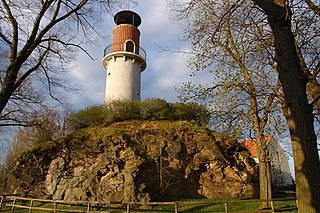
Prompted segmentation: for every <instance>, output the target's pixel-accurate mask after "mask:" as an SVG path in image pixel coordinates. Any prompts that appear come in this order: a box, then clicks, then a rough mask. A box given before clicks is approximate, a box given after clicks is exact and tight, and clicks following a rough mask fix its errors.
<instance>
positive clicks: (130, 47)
mask: <svg viewBox="0 0 320 213" xmlns="http://www.w3.org/2000/svg"><path fill="white" fill-rule="evenodd" d="M125 50H126V51H128V52H132V53H133V52H134V43H133V41H130V40H129V41H126V49H125Z"/></svg>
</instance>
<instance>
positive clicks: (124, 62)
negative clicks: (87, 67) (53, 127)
mask: <svg viewBox="0 0 320 213" xmlns="http://www.w3.org/2000/svg"><path fill="white" fill-rule="evenodd" d="M106 68H107V80H106V94H105V100H106V101H108V100H132V101H134V100H140V87H141V67H140V62H138V61H137V60H135V59H133V58H130V57H127V56H117V57H112V58H111V59H110V60H109V61H108V65H107V67H106Z"/></svg>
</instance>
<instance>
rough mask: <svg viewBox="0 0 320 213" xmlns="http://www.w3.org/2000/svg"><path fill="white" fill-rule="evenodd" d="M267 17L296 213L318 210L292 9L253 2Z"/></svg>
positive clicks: (319, 188) (318, 169)
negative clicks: (287, 134) (287, 139)
mask: <svg viewBox="0 0 320 213" xmlns="http://www.w3.org/2000/svg"><path fill="white" fill-rule="evenodd" d="M253 1H254V2H255V3H256V4H257V5H258V6H259V7H260V8H261V9H262V10H263V11H264V12H265V14H266V16H267V19H268V23H269V25H270V27H271V29H272V34H273V38H274V47H275V58H276V61H277V71H278V73H279V79H280V81H281V83H282V88H283V93H284V97H285V103H284V108H283V112H284V115H285V117H286V119H287V123H288V127H289V131H290V135H291V141H292V149H293V150H292V152H293V156H294V168H295V175H296V184H297V198H298V205H299V212H306V213H307V212H308V213H312V212H314V213H316V212H318V211H319V209H320V185H319V180H320V161H319V154H318V150H317V137H316V134H315V131H314V126H313V121H314V117H313V114H312V111H313V108H312V105H311V104H309V102H308V98H307V91H306V86H307V83H308V77H307V75H306V73H305V72H304V71H303V68H302V66H301V63H300V58H299V54H298V52H297V49H296V40H295V37H294V34H293V31H292V25H291V24H292V23H291V17H292V10H291V8H290V7H289V5H288V4H287V2H286V1H284V0H253Z"/></svg>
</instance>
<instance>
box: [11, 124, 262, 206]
mask: <svg viewBox="0 0 320 213" xmlns="http://www.w3.org/2000/svg"><path fill="white" fill-rule="evenodd" d="M9 182H10V183H12V185H11V189H12V190H14V189H18V190H17V192H20V193H23V195H25V196H34V197H40V196H47V197H48V196H50V197H52V198H54V199H65V200H95V201H150V200H161V199H167V198H181V197H184V198H195V197H208V198H217V197H219V198H222V197H235V196H243V197H252V196H254V195H255V183H256V182H257V179H256V170H255V163H254V161H253V160H252V159H251V158H250V157H249V153H248V151H247V150H245V149H244V148H242V147H241V146H239V144H238V143H237V141H236V140H234V139H232V138H230V137H226V136H223V135H220V134H218V133H216V132H213V131H211V130H208V129H206V128H202V127H199V126H197V125H194V124H192V123H190V122H182V121H181V122H171V121H125V122H120V123H114V124H111V125H109V126H107V127H94V128H87V129H83V130H80V131H77V132H75V133H73V134H71V135H69V136H66V137H64V138H61V139H59V140H56V141H48V142H44V143H42V144H39V146H37V147H35V148H34V149H32V150H30V151H28V152H26V153H24V154H23V155H22V156H21V157H20V158H19V160H18V162H17V165H16V167H15V170H14V171H13V175H12V177H11V180H9Z"/></svg>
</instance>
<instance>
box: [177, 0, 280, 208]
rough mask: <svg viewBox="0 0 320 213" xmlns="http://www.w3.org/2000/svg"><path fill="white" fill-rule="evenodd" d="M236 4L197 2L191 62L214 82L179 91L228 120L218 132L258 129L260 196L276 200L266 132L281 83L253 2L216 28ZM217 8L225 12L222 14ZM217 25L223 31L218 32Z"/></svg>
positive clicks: (191, 27)
mask: <svg viewBox="0 0 320 213" xmlns="http://www.w3.org/2000/svg"><path fill="white" fill-rule="evenodd" d="M232 7H233V4H231V2H229V1H216V2H212V1H207V2H204V1H200V2H197V4H194V5H193V8H192V10H193V11H192V14H197V16H196V18H192V19H191V22H192V24H189V25H188V26H189V27H187V32H188V36H189V38H191V39H192V41H193V46H192V47H193V52H194V53H195V58H193V59H191V63H193V64H194V65H195V66H194V68H195V72H197V71H200V70H202V69H207V70H210V72H211V73H212V76H213V82H212V86H208V85H200V86H192V84H190V83H187V84H185V85H184V87H183V88H182V89H181V90H180V92H181V94H182V96H181V97H182V98H183V99H184V100H188V99H195V100H198V101H203V100H204V101H206V102H207V103H209V104H210V105H211V107H212V111H213V113H214V114H216V115H217V117H223V118H224V119H218V122H217V123H216V125H217V126H218V128H219V130H223V129H224V128H221V127H225V129H226V130H227V131H228V130H230V129H231V130H234V131H233V132H234V134H233V136H235V137H239V136H242V137H243V134H245V133H246V132H249V133H247V134H246V135H250V133H251V132H253V134H254V136H253V137H254V138H255V139H256V140H255V141H256V143H257V145H258V151H259V183H260V198H261V199H271V198H272V192H271V177H270V170H269V168H270V166H269V164H270V162H269V161H268V156H267V155H268V154H267V144H266V141H265V136H266V134H268V133H270V131H271V128H270V126H271V125H270V124H269V123H270V121H271V123H272V122H274V120H273V117H272V115H275V114H277V115H278V114H279V110H280V109H281V108H280V107H281V105H279V102H280V99H281V90H280V88H281V86H280V83H279V82H278V80H277V76H276V72H275V61H274V60H273V58H272V57H270V55H269V54H268V52H269V51H270V47H269V46H270V41H269V39H265V38H264V36H265V34H266V32H269V33H270V31H268V28H267V27H265V25H266V22H265V20H264V18H263V16H261V15H260V14H257V13H252V10H253V8H252V5H250V3H249V4H245V3H242V5H241V7H242V10H241V13H240V12H239V13H234V14H232V17H233V18H231V17H229V18H228V19H226V20H224V23H223V24H221V25H220V26H215V25H216V24H217V23H218V21H219V20H223V16H224V15H225V14H226V13H228V12H229V11H230V10H232ZM216 8H220V10H221V11H220V12H217V10H216ZM187 9H191V8H190V7H189V8H187ZM189 15H190V13H189ZM217 20H218V21H217ZM216 27H218V29H219V31H220V32H221V33H219V34H218V33H217V34H214V31H215V30H216V29H217V28H216ZM268 42H269V43H268ZM262 58H264V59H265V60H266V61H262V60H261V59H262ZM221 120H223V123H221ZM227 133H228V134H230V132H229V131H228V132H227ZM268 207H270V206H269V203H268V202H262V203H261V208H268Z"/></svg>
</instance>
